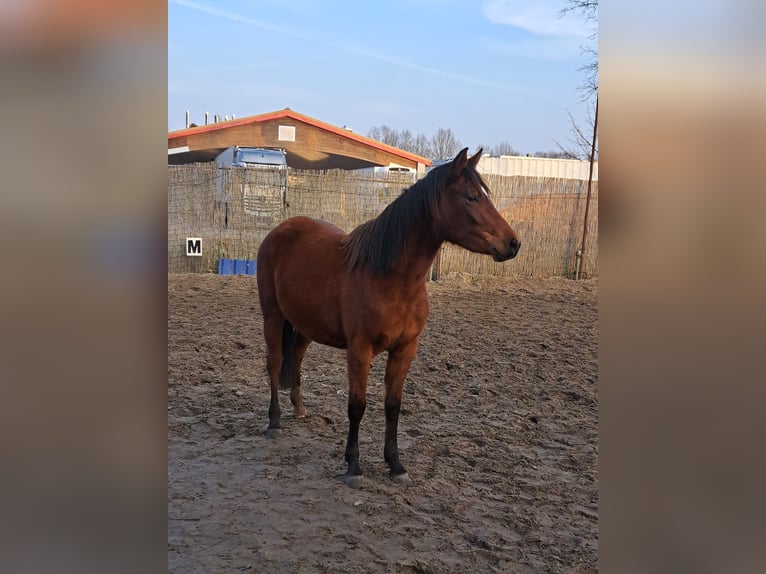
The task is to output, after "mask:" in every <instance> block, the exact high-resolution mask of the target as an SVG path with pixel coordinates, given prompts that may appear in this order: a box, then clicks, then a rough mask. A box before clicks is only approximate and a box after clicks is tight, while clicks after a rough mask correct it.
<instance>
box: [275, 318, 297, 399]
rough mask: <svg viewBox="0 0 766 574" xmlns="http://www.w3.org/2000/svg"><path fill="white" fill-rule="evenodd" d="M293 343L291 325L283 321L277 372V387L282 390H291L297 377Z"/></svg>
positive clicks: (293, 331)
mask: <svg viewBox="0 0 766 574" xmlns="http://www.w3.org/2000/svg"><path fill="white" fill-rule="evenodd" d="M295 341H296V333H295V329H294V328H293V324H292V323H290V321H287V320H285V323H284V325H283V326H282V369H281V370H280V371H279V386H280V387H281V388H283V389H292V388H293V387H294V386H295V381H296V379H297V377H298V369H297V366H298V365H297V359H296V356H295Z"/></svg>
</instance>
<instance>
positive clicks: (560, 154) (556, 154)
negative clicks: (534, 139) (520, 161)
mask: <svg viewBox="0 0 766 574" xmlns="http://www.w3.org/2000/svg"><path fill="white" fill-rule="evenodd" d="M532 157H548V158H552V159H572V156H571V155H569V154H568V153H567V152H565V151H536V152H535V153H534V154H533V155H532Z"/></svg>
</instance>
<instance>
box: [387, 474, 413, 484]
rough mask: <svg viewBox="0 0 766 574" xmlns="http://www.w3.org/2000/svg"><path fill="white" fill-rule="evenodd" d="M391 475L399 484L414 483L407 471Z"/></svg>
mask: <svg viewBox="0 0 766 574" xmlns="http://www.w3.org/2000/svg"><path fill="white" fill-rule="evenodd" d="M389 476H390V477H391V480H393V481H394V482H396V483H397V484H412V479H411V478H410V475H409V474H407V473H406V472H404V473H402V474H391V475H389Z"/></svg>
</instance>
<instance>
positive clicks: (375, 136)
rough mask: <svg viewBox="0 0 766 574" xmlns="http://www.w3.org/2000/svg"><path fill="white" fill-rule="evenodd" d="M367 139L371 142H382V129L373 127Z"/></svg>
mask: <svg viewBox="0 0 766 574" xmlns="http://www.w3.org/2000/svg"><path fill="white" fill-rule="evenodd" d="M367 137H368V138H370V139H371V140H375V141H380V140H381V138H382V137H383V136H381V135H380V128H379V127H378V126H372V127H371V128H370V131H368V132H367Z"/></svg>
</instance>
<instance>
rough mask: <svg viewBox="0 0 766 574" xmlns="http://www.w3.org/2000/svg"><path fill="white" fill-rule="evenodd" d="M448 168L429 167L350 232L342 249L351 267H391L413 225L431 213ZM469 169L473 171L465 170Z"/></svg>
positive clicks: (381, 271) (381, 270) (380, 269)
mask: <svg viewBox="0 0 766 574" xmlns="http://www.w3.org/2000/svg"><path fill="white" fill-rule="evenodd" d="M449 168H450V165H449V164H444V165H440V166H438V167H436V168H434V169H432V170H431V171H430V172H429V173H428V175H427V176H426V177H424V178H423V179H420V180H418V181H417V182H415V183H414V184H413V185H412V186H410V187H408V188H407V189H405V190H404V191H403V192H402V193H401V195H400V196H399V197H397V198H396V199H395V200H394V201H393V202H391V203H390V204H389V205H388V206H387V207H386V208H385V209H384V210H383V211H382V213H381V214H380V215H378V217H376V218H375V219H371V220H370V221H368V222H366V223H363V224H362V225H360V226H359V227H357V228H356V229H354V230H353V231H352V232H351V233H350V234H349V236H348V238H347V239H346V240H345V242H344V243H343V251H344V255H345V257H346V261H347V263H348V265H349V267H350V268H351V269H357V268H361V267H364V266H367V267H368V268H369V269H370V270H371V271H372V272H373V273H376V274H378V275H382V274H384V273H386V272H387V271H389V270H391V268H392V267H393V265H394V263H395V262H396V260H397V259H398V258H399V255H400V254H401V251H402V248H403V247H404V242H405V240H406V239H407V235H408V234H409V232H410V229H412V226H413V225H415V224H416V223H417V222H418V221H419V220H422V219H431V217H432V216H433V215H434V209H435V207H436V201H437V199H438V197H439V194H440V193H441V191H442V190H443V189H444V187H445V186H446V184H447V176H448V175H449ZM469 171H473V170H466V172H469ZM477 175H478V174H477Z"/></svg>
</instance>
